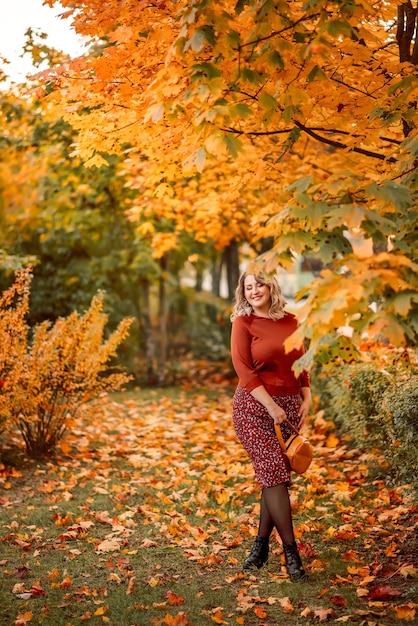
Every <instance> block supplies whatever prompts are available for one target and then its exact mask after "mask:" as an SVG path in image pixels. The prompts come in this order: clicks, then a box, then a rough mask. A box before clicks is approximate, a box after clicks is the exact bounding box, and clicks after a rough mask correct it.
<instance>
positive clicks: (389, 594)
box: [369, 585, 401, 600]
mask: <svg viewBox="0 0 418 626" xmlns="http://www.w3.org/2000/svg"><path fill="white" fill-rule="evenodd" d="M400 595H401V592H400V591H398V590H397V589H393V587H390V586H389V585H384V586H382V587H372V588H371V589H370V590H369V598H370V599H371V600H387V599H388V598H394V597H396V596H400Z"/></svg>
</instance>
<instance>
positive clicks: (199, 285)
mask: <svg viewBox="0 0 418 626" xmlns="http://www.w3.org/2000/svg"><path fill="white" fill-rule="evenodd" d="M202 289H203V268H202V267H196V281H195V291H196V293H200V292H201V291H202Z"/></svg>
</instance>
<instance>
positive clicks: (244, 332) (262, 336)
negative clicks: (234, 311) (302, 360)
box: [231, 313, 309, 396]
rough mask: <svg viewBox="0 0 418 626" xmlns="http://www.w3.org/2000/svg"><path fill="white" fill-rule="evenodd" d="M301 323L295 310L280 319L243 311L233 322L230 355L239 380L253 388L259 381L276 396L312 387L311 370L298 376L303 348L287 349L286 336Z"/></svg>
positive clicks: (250, 389) (246, 387)
mask: <svg viewBox="0 0 418 626" xmlns="http://www.w3.org/2000/svg"><path fill="white" fill-rule="evenodd" d="M297 327H298V321H297V319H296V317H295V316H294V315H293V314H292V313H286V315H285V317H283V318H282V319H280V320H272V319H270V318H265V317H258V316H257V315H241V316H239V317H236V318H235V320H234V321H233V323H232V334H231V356H232V363H233V365H234V368H235V371H236V373H237V375H238V378H239V381H238V384H239V385H241V386H242V387H245V389H247V391H252V390H253V389H255V388H256V387H259V386H260V385H264V387H265V388H266V390H267V391H268V392H269V393H270V394H272V395H276V396H291V395H299V394H300V388H301V387H309V374H308V373H307V372H303V373H302V374H301V375H300V376H299V377H298V378H297V377H296V376H295V374H294V373H293V370H292V365H293V363H294V362H295V361H296V360H297V359H298V358H299V357H301V356H302V354H303V353H304V352H305V350H304V348H301V349H300V350H292V351H291V352H289V353H288V354H285V351H284V346H283V343H284V340H285V339H286V338H287V337H289V335H291V334H292V333H293V332H294V331H295V330H296V328H297Z"/></svg>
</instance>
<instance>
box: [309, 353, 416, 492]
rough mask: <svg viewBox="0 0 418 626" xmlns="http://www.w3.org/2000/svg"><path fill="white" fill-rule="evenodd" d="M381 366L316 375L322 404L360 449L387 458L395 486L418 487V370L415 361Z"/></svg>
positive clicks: (347, 367) (365, 365) (360, 364)
mask: <svg viewBox="0 0 418 626" xmlns="http://www.w3.org/2000/svg"><path fill="white" fill-rule="evenodd" d="M394 355H396V358H395V359H393V360H392V361H387V360H386V361H384V362H382V361H380V360H379V359H378V358H376V359H375V360H373V361H371V362H358V363H356V364H341V365H339V366H337V367H335V366H334V368H333V370H332V372H327V371H325V370H322V371H321V372H319V371H317V372H316V376H314V377H313V378H314V380H315V382H314V385H315V386H316V391H317V393H318V395H319V396H320V399H321V404H322V406H323V407H324V408H325V410H326V411H327V413H328V414H329V415H330V417H332V419H333V420H334V421H335V422H336V424H337V425H338V427H339V428H340V429H341V431H342V432H343V433H345V434H346V435H347V436H348V437H349V438H350V440H351V441H352V442H353V443H354V444H355V445H356V446H357V447H358V448H360V449H365V450H367V451H372V450H373V449H378V450H380V451H382V452H384V454H385V459H386V461H387V463H388V468H389V471H390V475H391V477H392V479H393V480H395V481H396V482H408V483H412V484H414V485H417V484H418V477H417V475H416V467H417V465H418V450H417V447H416V445H415V442H416V440H417V437H418V370H417V368H416V366H415V365H414V364H413V363H412V362H410V361H407V362H399V359H398V362H396V361H397V357H398V356H399V353H398V352H397V351H394Z"/></svg>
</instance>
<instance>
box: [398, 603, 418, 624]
mask: <svg viewBox="0 0 418 626" xmlns="http://www.w3.org/2000/svg"><path fill="white" fill-rule="evenodd" d="M417 608H418V607H417V605H416V604H412V603H410V604H403V605H397V606H395V607H394V609H395V612H396V617H397V618H398V619H404V620H405V621H410V622H413V621H414V620H415V613H416V609H417Z"/></svg>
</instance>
